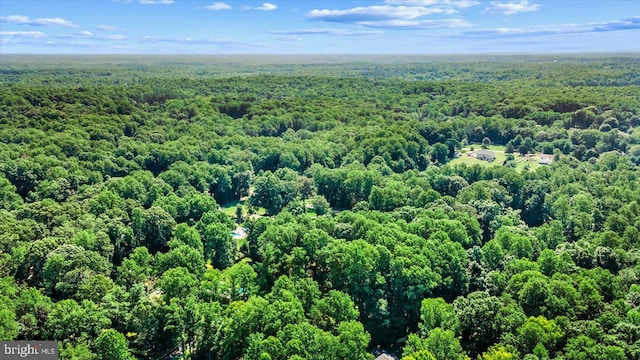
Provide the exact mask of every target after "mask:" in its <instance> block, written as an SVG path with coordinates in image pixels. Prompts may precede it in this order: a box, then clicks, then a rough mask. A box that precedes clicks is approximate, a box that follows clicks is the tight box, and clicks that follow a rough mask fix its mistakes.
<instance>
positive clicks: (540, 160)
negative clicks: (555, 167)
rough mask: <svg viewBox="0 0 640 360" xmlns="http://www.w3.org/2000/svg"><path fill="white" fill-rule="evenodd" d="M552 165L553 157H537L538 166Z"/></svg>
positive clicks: (542, 155) (541, 155) (546, 155)
mask: <svg viewBox="0 0 640 360" xmlns="http://www.w3.org/2000/svg"><path fill="white" fill-rule="evenodd" d="M552 163H553V155H549V154H540V156H538V164H543V165H551V164H552Z"/></svg>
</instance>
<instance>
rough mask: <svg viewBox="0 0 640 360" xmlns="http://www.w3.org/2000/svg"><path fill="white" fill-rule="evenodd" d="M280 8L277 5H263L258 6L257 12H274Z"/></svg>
mask: <svg viewBox="0 0 640 360" xmlns="http://www.w3.org/2000/svg"><path fill="white" fill-rule="evenodd" d="M277 8H278V7H277V6H276V5H275V4H271V3H263V4H262V6H258V7H257V8H256V10H262V11H272V10H275V9H277Z"/></svg>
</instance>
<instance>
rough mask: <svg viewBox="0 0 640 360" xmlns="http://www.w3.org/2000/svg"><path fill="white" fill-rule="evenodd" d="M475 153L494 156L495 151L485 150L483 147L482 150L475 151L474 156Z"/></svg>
mask: <svg viewBox="0 0 640 360" xmlns="http://www.w3.org/2000/svg"><path fill="white" fill-rule="evenodd" d="M477 155H480V156H489V157H496V152H495V151H492V150H485V149H482V150H478V151H477V152H476V156H477Z"/></svg>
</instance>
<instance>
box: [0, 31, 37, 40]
mask: <svg viewBox="0 0 640 360" xmlns="http://www.w3.org/2000/svg"><path fill="white" fill-rule="evenodd" d="M0 37H11V38H27V39H42V38H45V37H47V34H45V33H43V32H41V31H0Z"/></svg>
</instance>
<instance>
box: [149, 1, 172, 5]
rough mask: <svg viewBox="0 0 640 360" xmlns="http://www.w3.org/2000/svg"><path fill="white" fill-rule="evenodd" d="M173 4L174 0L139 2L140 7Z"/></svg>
mask: <svg viewBox="0 0 640 360" xmlns="http://www.w3.org/2000/svg"><path fill="white" fill-rule="evenodd" d="M174 2H175V1H174V0H140V4H142V5H156V4H161V5H171V4H173V3H174Z"/></svg>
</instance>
